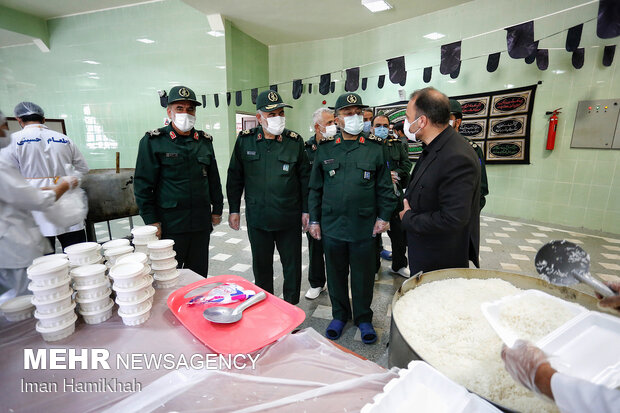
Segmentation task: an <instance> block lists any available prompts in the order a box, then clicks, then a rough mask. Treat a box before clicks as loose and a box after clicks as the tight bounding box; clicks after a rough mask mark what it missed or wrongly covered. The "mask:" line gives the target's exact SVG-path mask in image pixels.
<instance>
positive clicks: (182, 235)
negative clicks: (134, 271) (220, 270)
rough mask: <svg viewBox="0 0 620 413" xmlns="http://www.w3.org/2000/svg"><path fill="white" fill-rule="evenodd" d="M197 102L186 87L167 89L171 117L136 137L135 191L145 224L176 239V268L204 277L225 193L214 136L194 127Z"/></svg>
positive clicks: (161, 236) (160, 233) (168, 237)
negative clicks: (216, 158)
mask: <svg viewBox="0 0 620 413" xmlns="http://www.w3.org/2000/svg"><path fill="white" fill-rule="evenodd" d="M199 104H200V102H198V100H196V95H195V94H194V92H193V91H192V90H191V89H190V88H188V87H185V86H175V87H173V88H172V89H170V93H169V96H168V109H167V112H168V118H169V119H171V122H170V124H169V125H168V126H166V127H163V128H159V129H155V130H152V131H150V132H147V133H146V134H145V135H144V137H143V138H142V139H141V140H140V145H139V147H138V159H137V161H136V171H135V175H134V191H135V196H136V203H137V204H138V207H139V208H140V216H141V217H142V219H143V220H144V223H145V224H148V225H155V226H156V227H158V232H157V234H158V236H159V237H160V238H167V239H172V240H174V250H175V251H176V253H177V255H176V260H177V262H178V263H179V268H182V267H185V268H189V269H191V270H192V271H194V272H196V273H198V274H200V275H202V276H203V277H206V276H207V273H208V268H209V236H210V234H211V231H212V230H213V226H214V225H217V224H219V223H220V222H221V220H222V208H223V204H224V197H223V195H222V186H221V183H220V175H219V172H218V170H217V163H216V161H215V152H214V150H213V138H212V137H211V136H210V135H208V134H206V133H205V132H203V131H200V130H196V129H194V123H195V122H196V116H195V114H196V106H198V105H199Z"/></svg>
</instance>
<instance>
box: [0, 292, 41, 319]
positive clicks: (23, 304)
mask: <svg viewBox="0 0 620 413" xmlns="http://www.w3.org/2000/svg"><path fill="white" fill-rule="evenodd" d="M0 312H2V314H3V315H4V317H5V318H6V319H7V321H11V322H15V321H22V320H27V319H29V318H31V317H32V314H34V305H33V304H32V296H31V295H20V296H18V297H15V298H11V299H10V300H6V301H5V302H3V303H2V304H0Z"/></svg>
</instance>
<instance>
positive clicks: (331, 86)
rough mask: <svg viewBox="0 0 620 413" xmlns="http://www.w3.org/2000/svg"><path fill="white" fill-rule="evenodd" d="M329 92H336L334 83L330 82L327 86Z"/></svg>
mask: <svg viewBox="0 0 620 413" xmlns="http://www.w3.org/2000/svg"><path fill="white" fill-rule="evenodd" d="M329 91H330V92H331V93H334V92H335V91H336V82H331V83H330V85H329Z"/></svg>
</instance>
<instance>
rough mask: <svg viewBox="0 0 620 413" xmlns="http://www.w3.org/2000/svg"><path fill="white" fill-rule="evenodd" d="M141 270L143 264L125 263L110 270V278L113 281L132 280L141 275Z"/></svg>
mask: <svg viewBox="0 0 620 413" xmlns="http://www.w3.org/2000/svg"><path fill="white" fill-rule="evenodd" d="M143 270H144V264H141V263H139V262H125V263H122V264H116V265H114V266H113V267H112V268H110V277H112V279H114V280H122V279H124V278H133V277H136V276H138V275H140V274H142V271H143Z"/></svg>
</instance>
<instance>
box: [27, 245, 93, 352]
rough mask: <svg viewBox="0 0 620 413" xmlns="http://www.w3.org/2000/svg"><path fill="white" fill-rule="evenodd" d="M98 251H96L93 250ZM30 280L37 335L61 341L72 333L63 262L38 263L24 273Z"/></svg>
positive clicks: (72, 306)
mask: <svg viewBox="0 0 620 413" xmlns="http://www.w3.org/2000/svg"><path fill="white" fill-rule="evenodd" d="M95 251H97V250H95ZM26 272H27V274H28V278H29V279H30V280H31V282H30V284H28V289H29V290H30V291H32V292H33V293H34V297H32V304H34V305H35V307H36V310H35V312H34V316H35V318H37V319H38V320H39V321H38V322H37V325H36V329H37V332H39V333H41V335H42V336H43V339H44V340H45V341H57V340H62V339H63V338H65V337H68V336H70V335H71V334H73V332H74V331H75V321H76V320H77V315H76V314H75V303H74V302H73V301H72V300H71V296H72V295H73V290H72V289H71V286H70V283H71V278H70V277H69V261H67V260H66V259H61V258H58V259H47V260H42V261H41V260H40V261H39V262H38V263H37V264H33V265H31V266H30V267H28V269H27V270H26Z"/></svg>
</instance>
